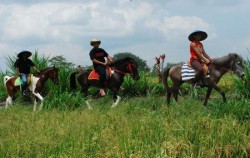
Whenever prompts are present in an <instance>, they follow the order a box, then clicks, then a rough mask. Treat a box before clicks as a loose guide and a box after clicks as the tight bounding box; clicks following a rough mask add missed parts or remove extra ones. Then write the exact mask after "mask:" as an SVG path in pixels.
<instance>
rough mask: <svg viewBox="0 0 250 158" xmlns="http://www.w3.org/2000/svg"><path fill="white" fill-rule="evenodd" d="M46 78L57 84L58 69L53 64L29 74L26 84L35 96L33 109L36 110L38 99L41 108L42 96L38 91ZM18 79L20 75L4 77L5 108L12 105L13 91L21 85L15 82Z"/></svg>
mask: <svg viewBox="0 0 250 158" xmlns="http://www.w3.org/2000/svg"><path fill="white" fill-rule="evenodd" d="M48 79H51V80H52V82H53V83H54V84H58V69H57V68H56V67H55V66H54V67H49V68H47V69H45V70H43V71H41V72H40V73H39V74H34V75H31V77H30V83H29V84H28V88H29V90H30V91H31V93H32V94H33V95H34V96H35V99H34V108H33V110H34V111H36V106H37V101H38V99H39V100H40V101H41V104H40V110H41V109H42V106H43V100H44V98H43V97H42V96H41V94H40V92H41V91H42V89H43V87H44V84H45V82H46V81H47V80H48ZM18 80H20V77H16V76H12V77H10V76H5V77H4V85H5V87H6V90H7V93H8V97H7V99H6V105H5V108H7V107H8V105H12V103H13V101H12V100H13V97H14V95H15V93H16V92H17V91H19V90H21V85H20V84H16V83H17V81H18Z"/></svg>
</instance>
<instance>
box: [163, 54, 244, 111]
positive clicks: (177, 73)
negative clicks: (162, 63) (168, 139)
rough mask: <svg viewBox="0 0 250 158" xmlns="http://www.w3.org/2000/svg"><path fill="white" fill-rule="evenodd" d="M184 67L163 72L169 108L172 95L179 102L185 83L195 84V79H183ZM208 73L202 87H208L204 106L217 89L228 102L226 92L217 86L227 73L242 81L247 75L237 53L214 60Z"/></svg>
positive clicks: (174, 67)
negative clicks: (179, 94) (181, 87)
mask: <svg viewBox="0 0 250 158" xmlns="http://www.w3.org/2000/svg"><path fill="white" fill-rule="evenodd" d="M182 66H183V65H175V66H173V67H170V68H167V69H165V70H164V71H163V74H162V75H163V78H162V82H163V85H164V88H165V90H166V93H167V97H166V100H167V105H168V106H169V104H170V98H171V95H172V93H173V95H174V99H175V100H176V101H178V92H179V89H180V86H181V85H182V84H183V83H184V82H186V83H189V84H193V78H194V77H193V78H192V79H188V80H186V81H184V80H183V79H182V77H181V73H182V72H181V71H182ZM208 71H209V76H210V77H205V78H204V85H202V86H201V88H203V87H207V93H206V97H205V101H204V104H203V105H204V106H206V105H207V102H208V99H209V97H210V94H211V91H212V89H215V90H216V91H218V92H219V93H220V94H221V96H222V98H223V101H224V102H226V97H225V92H224V91H223V90H222V89H221V88H219V87H218V86H217V83H218V82H219V81H220V79H221V77H222V76H223V75H224V74H225V73H226V72H228V71H232V72H233V73H235V74H236V75H237V76H238V77H240V78H242V79H243V77H244V75H245V73H244V71H243V59H242V57H241V56H240V55H238V54H236V53H229V54H228V55H226V56H223V57H220V58H215V59H213V60H212V61H211V63H210V64H208ZM168 77H170V79H171V81H172V83H173V85H172V86H171V87H170V86H169V85H168V81H167V79H168ZM200 82H201V81H200Z"/></svg>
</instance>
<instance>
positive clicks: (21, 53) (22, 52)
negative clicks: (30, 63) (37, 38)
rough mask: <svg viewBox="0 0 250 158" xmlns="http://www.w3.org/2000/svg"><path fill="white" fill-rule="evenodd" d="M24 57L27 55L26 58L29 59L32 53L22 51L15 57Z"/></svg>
mask: <svg viewBox="0 0 250 158" xmlns="http://www.w3.org/2000/svg"><path fill="white" fill-rule="evenodd" d="M24 55H27V57H30V56H31V55H32V53H31V52H30V51H27V50H24V51H21V52H20V53H19V54H18V55H17V57H18V58H22V57H23V56H24Z"/></svg>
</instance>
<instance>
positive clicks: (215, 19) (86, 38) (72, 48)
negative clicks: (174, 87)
mask: <svg viewBox="0 0 250 158" xmlns="http://www.w3.org/2000/svg"><path fill="white" fill-rule="evenodd" d="M249 8H250V1H249V0H202V1H201V0H70V1H69V0H0V70H2V71H5V70H6V69H7V64H6V62H7V60H6V58H7V57H9V56H10V57H15V56H16V55H17V54H18V53H19V52H21V51H22V50H29V51H31V52H35V51H38V53H39V55H41V56H49V57H54V56H60V55H63V56H64V57H65V59H66V60H67V61H68V62H72V63H73V64H76V65H82V66H87V65H92V62H91V60H90V58H89V51H90V50H91V48H92V47H91V46H90V44H89V43H90V40H91V39H94V38H96V39H100V40H101V42H102V43H101V45H100V47H101V48H103V49H105V50H106V52H108V53H109V55H110V56H113V55H114V54H117V53H122V52H130V53H132V54H134V55H136V56H138V57H140V58H141V59H143V60H145V61H146V62H147V64H148V65H149V66H150V67H152V66H153V65H154V63H155V57H158V56H159V55H161V54H165V55H166V59H165V62H170V63H175V62H186V61H188V60H189V57H190V53H189V45H190V41H189V40H188V35H189V34H190V33H192V32H193V31H195V30H202V31H205V32H207V34H208V38H207V39H206V40H204V41H203V42H202V43H203V45H204V48H205V51H206V53H207V54H209V55H210V56H211V57H212V58H216V57H221V56H224V55H227V54H228V53H230V52H235V53H238V54H240V55H241V56H242V57H243V58H247V57H249V56H250V52H249V49H250V20H249V17H250V10H249Z"/></svg>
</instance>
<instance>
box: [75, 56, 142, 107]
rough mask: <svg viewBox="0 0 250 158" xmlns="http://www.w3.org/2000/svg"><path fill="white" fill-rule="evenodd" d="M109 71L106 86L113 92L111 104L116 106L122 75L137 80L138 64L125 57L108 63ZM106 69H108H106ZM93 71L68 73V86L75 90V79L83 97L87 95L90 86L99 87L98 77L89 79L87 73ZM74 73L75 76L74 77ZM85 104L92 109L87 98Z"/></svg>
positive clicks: (138, 77)
mask: <svg viewBox="0 0 250 158" xmlns="http://www.w3.org/2000/svg"><path fill="white" fill-rule="evenodd" d="M110 68H111V73H110V78H109V79H107V81H106V88H108V89H110V90H111V91H112V92H113V104H112V106H111V107H112V108H114V107H116V106H117V105H118V103H119V101H120V99H121V97H120V96H118V91H119V89H120V87H121V85H122V83H123V81H124V76H125V75H127V74H129V75H130V76H131V77H132V78H133V79H134V80H139V79H140V76H139V73H138V64H137V63H136V62H135V60H134V59H132V58H130V57H126V58H123V59H120V60H117V61H115V62H113V63H112V64H111V65H110ZM107 70H108V69H107ZM92 72H94V71H93V70H85V71H80V72H79V71H75V72H73V73H72V74H71V75H70V88H71V89H73V90H76V79H77V81H78V83H79V84H80V86H81V92H82V93H83V94H84V96H85V97H87V95H88V89H89V87H90V86H94V87H98V88H100V83H99V77H96V78H94V79H90V78H89V75H90V74H91V73H92ZM76 74H78V75H77V77H76ZM86 104H87V106H88V108H89V109H92V108H91V106H90V104H89V102H88V100H86Z"/></svg>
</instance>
